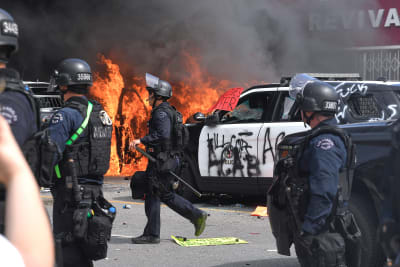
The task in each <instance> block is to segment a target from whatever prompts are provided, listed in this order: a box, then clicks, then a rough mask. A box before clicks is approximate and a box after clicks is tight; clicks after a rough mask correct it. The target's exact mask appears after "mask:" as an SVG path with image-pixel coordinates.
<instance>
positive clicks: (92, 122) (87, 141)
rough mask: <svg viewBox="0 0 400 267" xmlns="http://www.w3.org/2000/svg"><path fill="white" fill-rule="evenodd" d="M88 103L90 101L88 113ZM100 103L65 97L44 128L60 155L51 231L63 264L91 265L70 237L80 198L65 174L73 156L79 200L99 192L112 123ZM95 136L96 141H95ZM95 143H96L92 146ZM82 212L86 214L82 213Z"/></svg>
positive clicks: (94, 195)
mask: <svg viewBox="0 0 400 267" xmlns="http://www.w3.org/2000/svg"><path fill="white" fill-rule="evenodd" d="M89 103H90V104H92V105H93V108H92V111H91V113H90V114H89V113H88V109H89ZM102 112H104V111H103V110H102V107H101V105H100V104H99V103H97V102H96V101H93V100H90V102H88V99H87V98H86V97H84V96H74V97H71V98H70V99H68V100H67V101H66V103H65V107H64V108H62V109H60V110H58V111H57V112H56V113H55V114H54V115H53V116H52V118H51V120H50V123H49V127H48V132H49V135H50V139H51V140H52V141H53V142H55V143H56V145H57V147H58V150H59V152H60V155H61V154H62V157H61V158H57V161H58V165H57V170H56V174H57V178H55V185H54V187H53V188H52V194H53V197H54V204H53V231H54V234H55V237H56V239H60V240H62V254H63V255H62V257H63V259H64V267H65V266H93V264H92V261H91V259H90V258H88V256H87V255H86V254H85V252H84V248H83V247H82V243H81V242H80V241H77V240H76V239H74V236H73V234H72V233H73V231H74V225H75V223H74V218H73V217H74V216H75V215H74V214H75V213H76V210H77V208H78V206H79V205H81V202H79V203H77V202H78V200H77V199H74V198H75V197H76V195H74V194H76V193H77V192H74V190H73V189H71V188H68V186H67V185H66V182H67V180H66V179H67V176H71V175H73V174H71V165H69V161H68V160H69V159H71V158H72V159H73V161H74V166H75V168H76V169H75V171H76V176H77V182H78V184H79V185H78V188H79V189H78V194H79V195H78V198H79V197H80V198H81V200H82V201H83V200H89V201H93V200H96V199H97V198H98V197H100V196H102V195H103V193H102V184H103V175H104V174H105V172H106V171H107V169H108V167H109V157H110V145H111V133H112V125H111V121H110V120H109V118H108V116H107V119H108V120H107V121H104V122H101V121H100V119H99V118H101V117H102V116H103V117H104V113H102ZM87 117H88V118H89V119H88V125H87V127H85V128H84V129H83V131H82V132H81V133H80V134H79V135H78V137H77V138H76V139H75V140H74V141H73V143H72V144H71V142H69V143H68V141H69V140H72V139H73V138H71V137H72V136H73V135H74V134H76V133H78V132H79V130H78V129H80V128H82V127H83V123H84V121H85V120H86V118H87ZM96 140H97V141H96ZM94 146H96V147H94ZM85 216H86V214H85Z"/></svg>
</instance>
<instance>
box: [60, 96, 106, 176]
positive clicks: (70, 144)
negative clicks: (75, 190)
mask: <svg viewBox="0 0 400 267" xmlns="http://www.w3.org/2000/svg"><path fill="white" fill-rule="evenodd" d="M65 107H70V108H73V109H76V110H78V111H79V112H80V113H81V114H82V116H83V118H85V119H84V121H83V123H82V125H81V126H80V127H79V128H78V130H77V131H76V132H75V133H74V134H73V135H72V136H71V137H70V139H69V140H68V141H67V142H66V148H65V151H64V157H63V159H62V160H61V162H60V163H59V164H58V166H59V169H58V170H57V168H56V175H57V177H58V178H61V176H64V175H65V174H66V173H69V165H68V162H67V160H68V157H66V154H68V153H69V155H72V157H73V160H74V162H75V167H76V173H77V177H78V178H80V177H82V178H90V179H94V180H100V179H102V177H103V175H104V174H105V173H106V172H107V170H108V168H109V163H110V152H111V137H112V122H111V119H110V118H109V116H108V115H107V113H106V112H105V111H104V110H103V107H102V106H101V104H100V103H98V102H97V101H94V100H90V101H88V100H86V99H85V98H83V97H72V98H71V99H69V100H68V101H67V102H66V105H65Z"/></svg>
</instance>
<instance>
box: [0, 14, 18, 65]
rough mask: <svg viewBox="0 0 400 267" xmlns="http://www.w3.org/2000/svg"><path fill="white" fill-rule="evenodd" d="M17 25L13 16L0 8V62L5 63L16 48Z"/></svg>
mask: <svg viewBox="0 0 400 267" xmlns="http://www.w3.org/2000/svg"><path fill="white" fill-rule="evenodd" d="M18 34H19V32H18V25H17V23H15V21H14V19H13V17H12V16H11V15H10V14H9V13H8V12H7V11H5V10H4V9H1V8H0V62H3V63H7V62H8V60H9V58H10V56H11V54H12V53H14V52H16V51H17V50H18Z"/></svg>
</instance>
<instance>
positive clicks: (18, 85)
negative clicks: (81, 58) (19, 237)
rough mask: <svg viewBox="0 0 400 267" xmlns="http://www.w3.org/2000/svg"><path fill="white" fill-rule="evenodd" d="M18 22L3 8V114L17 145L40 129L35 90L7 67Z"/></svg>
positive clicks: (0, 200) (0, 193) (0, 199)
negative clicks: (25, 84)
mask: <svg viewBox="0 0 400 267" xmlns="http://www.w3.org/2000/svg"><path fill="white" fill-rule="evenodd" d="M18 34H19V32H18V25H17V24H16V23H15V21H14V19H13V17H12V16H11V15H10V14H9V13H7V11H5V10H3V9H1V8H0V115H1V116H3V117H4V118H5V119H6V121H7V122H8V123H9V125H10V127H11V130H12V132H13V135H14V137H15V139H16V140H17V142H18V145H19V146H20V147H21V148H22V147H23V145H24V143H25V142H26V141H27V140H28V138H29V137H30V136H32V135H33V134H34V133H35V132H36V131H37V130H38V123H39V112H38V107H37V105H36V103H35V100H34V98H33V96H32V94H31V93H30V92H29V91H27V90H25V87H24V85H23V84H22V81H21V79H20V76H19V73H18V72H17V71H16V70H14V69H10V68H7V63H8V61H9V59H10V57H11V55H12V54H13V53H15V52H16V51H17V50H18ZM4 201H5V189H4V187H3V186H2V185H0V232H1V233H3V232H4Z"/></svg>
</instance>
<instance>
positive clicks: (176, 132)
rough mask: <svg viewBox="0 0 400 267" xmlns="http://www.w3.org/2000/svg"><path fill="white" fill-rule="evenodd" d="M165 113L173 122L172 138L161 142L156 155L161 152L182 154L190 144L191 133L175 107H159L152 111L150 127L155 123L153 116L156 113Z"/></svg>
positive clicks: (155, 148)
mask: <svg viewBox="0 0 400 267" xmlns="http://www.w3.org/2000/svg"><path fill="white" fill-rule="evenodd" d="M159 111H164V112H165V113H167V114H168V118H169V119H170V121H171V133H170V138H168V139H165V140H161V143H160V146H159V147H154V148H153V149H154V153H155V154H159V153H160V152H172V153H182V152H183V150H184V148H185V147H186V146H187V144H188V143H189V131H188V129H187V128H186V126H185V125H184V124H183V117H182V114H181V113H180V112H179V111H177V110H176V108H175V107H174V106H171V105H170V104H169V103H168V105H158V106H157V107H156V108H155V109H153V111H152V116H151V119H150V121H149V125H152V123H153V114H154V113H155V112H159Z"/></svg>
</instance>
